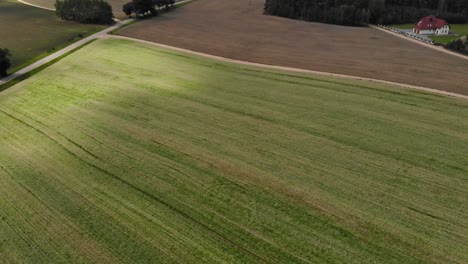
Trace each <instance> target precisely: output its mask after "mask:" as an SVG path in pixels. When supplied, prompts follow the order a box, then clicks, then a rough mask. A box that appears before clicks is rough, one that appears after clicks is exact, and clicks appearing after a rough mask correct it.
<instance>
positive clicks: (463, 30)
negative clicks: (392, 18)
mask: <svg viewBox="0 0 468 264" xmlns="http://www.w3.org/2000/svg"><path fill="white" fill-rule="evenodd" d="M391 27H395V28H401V29H410V28H413V27H414V25H413V24H403V25H391ZM450 27H451V28H450V31H451V32H453V33H455V34H458V35H459V36H430V38H431V39H433V40H434V42H435V43H440V44H448V43H449V42H451V41H452V40H455V39H458V38H460V37H464V36H466V35H468V24H451V25H450Z"/></svg>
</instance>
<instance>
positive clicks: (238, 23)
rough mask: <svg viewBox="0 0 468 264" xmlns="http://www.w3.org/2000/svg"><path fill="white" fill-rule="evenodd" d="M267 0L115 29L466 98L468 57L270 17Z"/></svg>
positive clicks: (212, 1)
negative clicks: (267, 11) (464, 57)
mask: <svg viewBox="0 0 468 264" xmlns="http://www.w3.org/2000/svg"><path fill="white" fill-rule="evenodd" d="M263 3H264V1H263V0H236V1H231V0H198V1H197V2H194V3H193V4H190V5H188V6H185V7H182V8H180V9H178V10H176V11H174V12H171V13H168V14H166V15H164V16H161V17H158V18H154V19H149V20H145V21H142V22H139V23H136V24H133V25H131V26H129V27H125V28H123V29H121V30H120V31H119V32H118V34H120V35H123V36H127V37H132V38H139V39H143V40H147V41H153V42H156V43H161V44H164V45H168V46H174V47H179V48H183V49H187V50H192V51H197V52H201V53H207V54H211V55H216V56H220V57H225V58H230V59H235V60H240V61H248V62H254V63H260V64H268V65H276V66H284V67H291V68H300V69H306V70H311V71H319V72H330V73H335V74H343V75H350V76H360V77H363V78H370V79H381V80H385V81H390V82H396V83H405V84H410V85H413V86H420V87H429V88H432V89H438V90H443V91H447V92H452V93H459V94H463V95H468V60H465V59H462V58H458V57H455V56H451V55H449V54H446V53H442V52H437V51H435V50H433V49H430V48H427V47H424V46H422V45H419V44H417V43H412V42H410V41H407V40H405V39H401V38H398V37H395V36H393V35H391V34H387V33H385V32H381V31H378V30H376V29H373V28H353V27H342V26H335V25H326V24H319V23H309V22H304V21H296V20H290V19H284V18H279V17H272V16H265V15H263ZM374 36H376V38H374Z"/></svg>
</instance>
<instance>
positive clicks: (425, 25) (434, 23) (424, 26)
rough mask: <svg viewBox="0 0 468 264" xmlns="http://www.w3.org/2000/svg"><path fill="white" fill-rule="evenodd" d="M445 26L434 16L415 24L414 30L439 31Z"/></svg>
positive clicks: (443, 21)
mask: <svg viewBox="0 0 468 264" xmlns="http://www.w3.org/2000/svg"><path fill="white" fill-rule="evenodd" d="M445 25H448V23H447V22H446V21H445V20H443V19H439V18H437V17H435V16H427V17H425V18H423V19H421V20H420V21H419V22H418V23H416V27H415V28H416V29H418V30H435V29H440V28H442V27H443V26H445Z"/></svg>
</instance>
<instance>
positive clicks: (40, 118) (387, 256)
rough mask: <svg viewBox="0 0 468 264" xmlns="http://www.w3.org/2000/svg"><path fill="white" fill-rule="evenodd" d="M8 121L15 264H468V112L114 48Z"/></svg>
mask: <svg viewBox="0 0 468 264" xmlns="http://www.w3.org/2000/svg"><path fill="white" fill-rule="evenodd" d="M0 105H1V108H0V147H1V151H0V262H2V263H3V262H7V263H8V262H13V263H54V262H57V263H86V262H98V263H119V262H120V263H159V262H180V263H214V262H232V263H258V262H263V261H264V262H275V263H306V262H312V263H323V262H339V263H353V262H354V263H427V262H438V263H449V262H458V263H463V262H465V263H466V262H467V261H468V254H467V252H466V250H465V249H466V248H467V247H468V229H467V226H466V219H467V218H468V210H467V203H466V201H467V199H468V194H467V192H466V190H467V189H468V178H467V175H468V160H467V159H466V150H467V149H468V133H466V131H468V102H467V101H465V100H461V99H453V98H448V97H444V96H438V95H433V94H427V93H422V92H417V91H413V90H404V89H399V88H395V87H386V86H383V85H379V84H375V83H366V82H361V81H349V80H341V79H327V78H324V77H317V76H313V75H304V74H290V73H285V72H279V71H278V72H277V71H272V70H264V69H259V68H249V67H245V66H238V65H233V64H227V63H220V62H217V61H211V60H208V59H202V58H197V57H191V56H186V55H182V54H179V53H175V52H172V51H167V50H161V49H157V48H154V47H151V46H147V45H144V44H137V43H135V42H131V41H126V40H99V41H96V42H94V43H92V44H90V45H88V46H87V47H85V48H83V49H80V50H78V51H76V52H75V53H73V54H71V55H70V56H68V57H66V58H64V59H62V60H61V61H59V62H57V63H55V64H54V65H52V66H51V67H49V68H47V69H45V70H43V71H41V72H39V73H37V74H36V75H34V76H32V77H30V78H29V79H27V80H25V81H23V82H21V83H19V84H17V85H15V86H14V87H11V88H10V89H9V90H7V91H6V93H5V94H2V95H0Z"/></svg>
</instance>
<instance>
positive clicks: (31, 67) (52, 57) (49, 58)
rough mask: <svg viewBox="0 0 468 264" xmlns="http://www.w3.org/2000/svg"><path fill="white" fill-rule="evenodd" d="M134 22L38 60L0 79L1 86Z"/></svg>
mask: <svg viewBox="0 0 468 264" xmlns="http://www.w3.org/2000/svg"><path fill="white" fill-rule="evenodd" d="M132 21H133V19H127V20H124V21H119V22H117V23H116V24H115V25H113V26H111V27H108V28H106V29H104V30H102V31H99V32H97V33H95V34H93V35H91V36H88V37H86V38H84V39H82V40H79V41H77V42H75V43H73V44H71V45H70V46H67V47H65V48H63V49H61V50H59V51H57V52H55V53H54V54H51V55H49V56H47V57H45V58H43V59H41V60H38V61H36V62H35V63H33V64H31V65H29V66H26V67H24V68H22V69H21V70H19V71H17V72H15V73H13V74H11V75H9V76H7V77H5V78H3V79H0V85H2V84H5V83H7V82H9V81H11V80H13V79H16V78H18V77H20V76H22V75H24V74H26V73H28V72H30V71H32V70H35V69H37V68H39V67H41V66H42V65H44V64H47V63H49V62H51V61H52V60H55V59H56V58H58V57H60V56H62V55H65V54H66V53H68V52H70V51H72V50H74V49H76V48H79V47H81V46H83V45H84V44H86V43H88V42H90V41H91V40H94V39H98V38H102V37H103V36H105V35H107V33H109V32H111V31H112V30H114V29H117V28H120V27H122V26H124V25H126V24H128V23H130V22H132Z"/></svg>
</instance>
